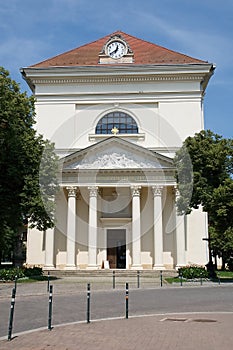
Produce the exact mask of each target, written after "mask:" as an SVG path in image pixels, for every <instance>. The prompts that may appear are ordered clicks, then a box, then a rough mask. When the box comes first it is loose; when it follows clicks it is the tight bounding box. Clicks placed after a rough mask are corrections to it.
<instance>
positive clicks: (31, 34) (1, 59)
mask: <svg viewBox="0 0 233 350" xmlns="http://www.w3.org/2000/svg"><path fill="white" fill-rule="evenodd" d="M232 18H233V1H232V0H224V1H220V0H144V1H143V0H7V1H6V0H0V66H3V67H4V68H5V69H7V70H9V72H10V75H11V77H12V79H14V80H16V81H17V82H18V83H19V84H20V86H21V91H27V93H28V95H30V94H31V91H30V90H29V88H28V86H27V85H26V83H25V82H24V80H23V79H22V77H21V74H20V68H21V67H27V66H30V65H32V64H34V63H38V62H40V61H43V60H45V59H47V58H50V57H53V56H55V55H57V54H60V53H63V52H66V51H68V50H71V49H73V48H76V47H79V46H81V45H83V44H86V43H89V42H92V41H94V40H97V39H99V38H101V37H103V36H105V35H108V34H111V33H112V32H115V31H116V30H121V31H123V32H126V33H128V34H130V35H133V36H136V37H138V38H140V39H144V40H147V41H150V42H153V43H155V44H158V45H161V46H164V47H167V48H169V49H171V50H174V51H178V52H181V53H184V54H187V55H189V56H192V57H195V58H199V59H202V60H204V61H208V62H210V63H213V64H215V65H216V69H215V74H214V76H213V77H212V78H211V80H210V82H209V85H208V87H207V90H206V95H205V101H204V112H205V128H206V129H210V130H212V131H213V132H215V133H217V134H219V135H222V136H223V137H225V138H232V136H233V135H232V134H233V118H232V102H233V20H232Z"/></svg>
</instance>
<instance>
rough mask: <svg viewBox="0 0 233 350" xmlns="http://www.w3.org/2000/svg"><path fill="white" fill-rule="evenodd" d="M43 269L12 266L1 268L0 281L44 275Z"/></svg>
mask: <svg viewBox="0 0 233 350" xmlns="http://www.w3.org/2000/svg"><path fill="white" fill-rule="evenodd" d="M42 275H43V271H42V268H41V267H30V268H10V269H0V281H4V282H5V281H14V280H15V277H16V276H17V278H22V277H29V278H30V277H38V276H42Z"/></svg>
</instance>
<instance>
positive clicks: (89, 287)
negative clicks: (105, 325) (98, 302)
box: [87, 283, 91, 323]
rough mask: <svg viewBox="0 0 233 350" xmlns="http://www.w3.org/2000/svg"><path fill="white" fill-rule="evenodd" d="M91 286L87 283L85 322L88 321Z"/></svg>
mask: <svg viewBox="0 0 233 350" xmlns="http://www.w3.org/2000/svg"><path fill="white" fill-rule="evenodd" d="M90 305H91V286H90V283H88V284H87V323H90Z"/></svg>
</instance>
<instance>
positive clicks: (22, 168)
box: [0, 67, 57, 261]
mask: <svg viewBox="0 0 233 350" xmlns="http://www.w3.org/2000/svg"><path fill="white" fill-rule="evenodd" d="M34 124H35V110H34V98H33V97H28V96H27V94H26V93H25V92H24V93H21V92H20V87H19V85H18V84H17V83H16V82H15V81H14V80H12V79H11V77H10V75H9V72H8V71H6V70H5V69H4V68H2V67H0V146H1V148H0V221H1V231H0V258H1V255H2V251H6V250H7V249H9V248H10V249H11V247H9V241H14V237H15V236H16V235H17V233H18V228H19V227H20V226H21V225H22V223H23V222H25V221H27V220H28V219H29V218H30V224H31V225H34V226H36V227H37V228H38V229H40V230H45V229H46V228H48V227H52V226H53V225H54V217H53V213H54V201H53V198H54V195H55V193H56V190H57V180H56V171H57V157H56V156H55V154H54V146H53V144H51V143H49V141H48V140H44V139H43V137H42V136H41V135H38V134H37V133H36V131H35V129H34V128H33V126H34ZM45 179H46V181H45ZM40 180H41V181H40ZM41 193H42V194H43V196H42V195H41ZM0 261H1V260H0Z"/></svg>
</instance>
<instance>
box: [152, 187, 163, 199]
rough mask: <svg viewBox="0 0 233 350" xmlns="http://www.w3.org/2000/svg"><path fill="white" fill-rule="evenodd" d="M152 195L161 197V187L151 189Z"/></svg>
mask: <svg viewBox="0 0 233 350" xmlns="http://www.w3.org/2000/svg"><path fill="white" fill-rule="evenodd" d="M151 190H152V193H153V195H154V197H156V196H158V197H161V196H162V193H163V186H161V185H156V186H152V187H151Z"/></svg>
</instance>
